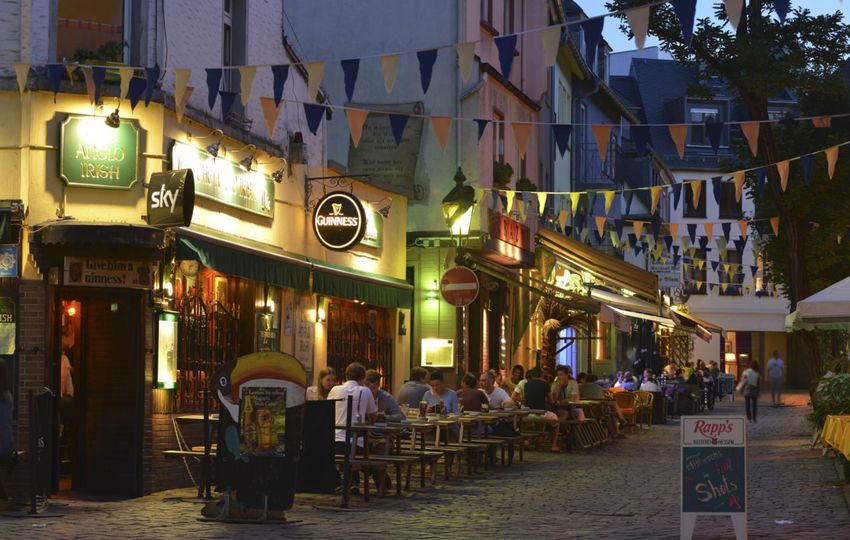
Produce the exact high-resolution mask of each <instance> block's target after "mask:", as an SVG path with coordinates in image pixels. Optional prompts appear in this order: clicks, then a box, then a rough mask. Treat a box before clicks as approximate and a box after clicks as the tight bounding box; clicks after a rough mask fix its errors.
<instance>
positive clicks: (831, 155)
mask: <svg viewBox="0 0 850 540" xmlns="http://www.w3.org/2000/svg"><path fill="white" fill-rule="evenodd" d="M823 153H824V154H826V168H827V172H828V173H829V179H830V180H832V177H833V175H834V174H835V164H836V163H838V146H833V147H831V148H827V149H826V150H824V151H823Z"/></svg>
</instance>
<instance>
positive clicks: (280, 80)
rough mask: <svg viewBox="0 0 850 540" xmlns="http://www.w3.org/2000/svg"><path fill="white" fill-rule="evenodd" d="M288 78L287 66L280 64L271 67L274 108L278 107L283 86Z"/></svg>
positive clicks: (281, 97)
mask: <svg viewBox="0 0 850 540" xmlns="http://www.w3.org/2000/svg"><path fill="white" fill-rule="evenodd" d="M287 77H289V64H280V65H277V66H272V78H273V81H272V88H273V89H274V106H275V107H277V106H279V105H280V100H281V99H283V85H284V84H285V83H286V79H287Z"/></svg>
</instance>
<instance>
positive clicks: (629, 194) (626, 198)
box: [623, 191, 635, 215]
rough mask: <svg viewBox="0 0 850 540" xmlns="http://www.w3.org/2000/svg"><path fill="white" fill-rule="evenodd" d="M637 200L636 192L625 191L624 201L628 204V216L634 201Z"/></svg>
mask: <svg viewBox="0 0 850 540" xmlns="http://www.w3.org/2000/svg"><path fill="white" fill-rule="evenodd" d="M634 198H635V192H634V191H624V192H623V200H624V201H625V202H626V215H629V214H630V213H631V211H632V200H634Z"/></svg>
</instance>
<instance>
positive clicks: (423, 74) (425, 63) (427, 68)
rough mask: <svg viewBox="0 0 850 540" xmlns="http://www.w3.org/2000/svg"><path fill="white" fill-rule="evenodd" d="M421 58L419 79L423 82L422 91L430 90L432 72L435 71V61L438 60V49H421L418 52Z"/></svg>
mask: <svg viewBox="0 0 850 540" xmlns="http://www.w3.org/2000/svg"><path fill="white" fill-rule="evenodd" d="M416 58H418V59H419V81H420V82H421V83H422V93H423V94H425V93H427V92H428V87H429V86H431V74H432V73H433V72H434V62H436V61H437V49H429V50H427V51H419V52H417V53H416Z"/></svg>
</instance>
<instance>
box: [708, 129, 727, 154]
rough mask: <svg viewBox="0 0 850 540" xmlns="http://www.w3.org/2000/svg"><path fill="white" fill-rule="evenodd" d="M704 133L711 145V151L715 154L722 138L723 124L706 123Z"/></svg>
mask: <svg viewBox="0 0 850 540" xmlns="http://www.w3.org/2000/svg"><path fill="white" fill-rule="evenodd" d="M705 133H706V135H708V142H709V143H711V149H712V150H714V153H715V154H716V153H717V151H718V150H720V140H721V138H722V137H723V122H706V123H705Z"/></svg>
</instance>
